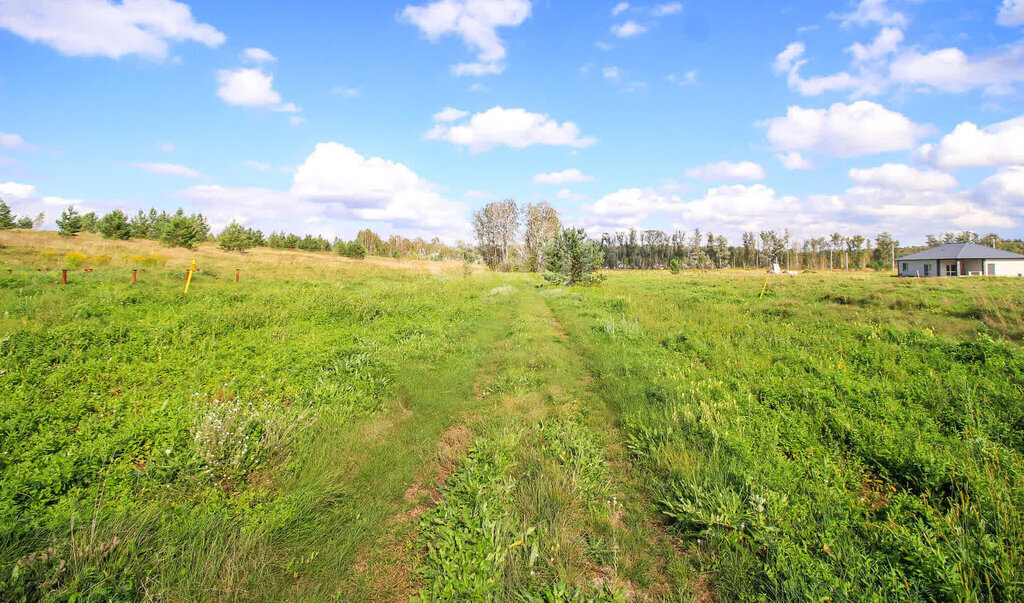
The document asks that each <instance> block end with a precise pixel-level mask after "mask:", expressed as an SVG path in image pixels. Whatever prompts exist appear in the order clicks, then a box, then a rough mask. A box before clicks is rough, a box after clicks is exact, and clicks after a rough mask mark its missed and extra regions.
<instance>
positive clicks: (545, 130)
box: [424, 106, 597, 153]
mask: <svg viewBox="0 0 1024 603" xmlns="http://www.w3.org/2000/svg"><path fill="white" fill-rule="evenodd" d="M424 137H425V138H427V139H428V140H446V141H448V142H450V143H452V144H454V145H456V146H460V147H467V148H468V149H469V152H470V153H482V152H484V151H489V150H491V149H493V148H495V147H498V146H507V147H512V148H514V149H523V148H526V147H529V146H533V145H550V146H568V147H575V148H584V147H589V146H591V145H593V144H596V143H597V139H596V138H594V137H593V136H581V135H580V129H579V126H577V125H576V124H575V123H573V122H571V121H567V122H563V123H558V122H557V121H556V120H554V119H551V118H550V117H548V116H547V115H546V114H543V113H530V112H529V111H526V110H525V109H505V108H502V107H500V106H499V107H492V108H490V109H488V110H487V111H484V112H483V113H475V114H474V115H473V116H472V117H470V118H469V119H468V120H465V119H462V120H458V121H457V122H453V123H451V124H437V125H435V126H434V127H433V128H431V129H430V130H429V131H428V132H427V133H426V134H425V135H424Z"/></svg>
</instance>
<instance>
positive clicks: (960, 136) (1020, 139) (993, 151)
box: [915, 116, 1024, 170]
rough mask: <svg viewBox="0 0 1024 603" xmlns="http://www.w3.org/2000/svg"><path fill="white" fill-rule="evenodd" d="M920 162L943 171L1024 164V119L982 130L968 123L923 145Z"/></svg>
mask: <svg viewBox="0 0 1024 603" xmlns="http://www.w3.org/2000/svg"><path fill="white" fill-rule="evenodd" d="M915 158H916V159H918V160H919V161H922V162H925V163H929V164H931V165H933V166H935V167H938V168H941V169H947V170H948V169H956V168H964V167H979V166H995V165H1011V164H1024V116H1021V117H1016V118H1014V119H1010V120H1007V121H1003V122H999V123H995V124H992V125H990V126H987V127H985V128H978V126H977V125H975V124H973V123H971V122H969V121H965V122H963V123H960V124H957V126H956V127H955V128H954V129H953V131H952V132H951V133H949V134H947V135H946V136H943V137H942V140H940V141H939V142H938V143H937V144H926V145H923V146H921V148H920V149H918V150H917V152H916V153H915Z"/></svg>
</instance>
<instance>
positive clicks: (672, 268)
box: [668, 258, 683, 274]
mask: <svg viewBox="0 0 1024 603" xmlns="http://www.w3.org/2000/svg"><path fill="white" fill-rule="evenodd" d="M682 269H683V263H682V262H680V261H679V258H672V259H671V260H669V261H668V270H669V272H671V273H672V274H679V272H680V271H681V270H682Z"/></svg>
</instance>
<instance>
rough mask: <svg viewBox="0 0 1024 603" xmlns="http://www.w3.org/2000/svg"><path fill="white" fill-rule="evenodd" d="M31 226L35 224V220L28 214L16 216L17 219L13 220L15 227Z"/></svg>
mask: <svg viewBox="0 0 1024 603" xmlns="http://www.w3.org/2000/svg"><path fill="white" fill-rule="evenodd" d="M33 226H35V221H33V220H32V218H30V217H28V216H22V217H20V218H18V221H17V222H15V224H14V227H15V228H24V229H26V230H28V229H30V228H32V227H33Z"/></svg>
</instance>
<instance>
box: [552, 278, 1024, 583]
mask: <svg viewBox="0 0 1024 603" xmlns="http://www.w3.org/2000/svg"><path fill="white" fill-rule="evenodd" d="M619 276H621V275H617V277H619ZM759 287H760V282H758V281H756V280H754V279H753V278H749V279H747V278H739V279H737V278H730V279H726V278H716V277H710V278H708V277H697V276H694V277H687V278H684V279H683V280H682V281H680V280H678V279H672V280H667V279H665V278H664V276H659V275H657V274H651V275H645V276H641V275H635V276H629V277H625V276H621V277H619V278H613V279H611V280H610V282H609V284H608V286H606V287H603V288H602V289H600V290H597V291H594V292H592V293H589V294H588V295H587V296H586V297H585V298H583V297H575V298H574V297H569V296H561V297H550V298H549V299H550V301H551V303H552V304H553V305H554V306H555V310H556V315H557V316H558V318H559V319H560V320H561V321H562V322H563V323H564V324H566V325H568V328H569V329H570V331H571V332H572V334H573V337H574V338H576V337H579V338H581V340H582V341H581V346H582V347H583V349H586V350H588V351H587V352H586V354H587V360H588V363H589V365H590V366H591V367H592V369H593V370H594V372H595V376H596V377H597V379H596V381H597V382H599V383H600V390H601V392H602V395H603V396H604V397H605V399H606V401H607V402H608V403H609V404H614V405H615V407H616V408H617V409H618V412H619V418H620V424H621V427H622V430H623V434H624V436H625V438H626V445H627V448H628V449H629V451H630V453H631V455H632V457H633V462H634V465H635V466H636V467H637V468H638V469H639V470H640V471H641V472H642V473H643V474H644V476H645V479H646V480H647V482H648V483H649V484H650V486H651V487H652V489H653V490H654V492H655V498H656V500H657V502H658V505H659V507H660V508H661V511H662V513H663V514H664V515H665V517H667V518H668V519H669V520H670V521H671V522H672V523H673V525H674V526H675V528H676V529H677V530H678V532H679V533H680V534H681V535H682V536H683V542H685V543H687V544H686V548H687V549H688V553H687V554H688V555H689V556H691V558H692V559H694V560H695V561H696V562H697V563H698V564H699V567H698V569H699V570H700V571H704V572H709V574H710V576H711V579H712V584H711V588H712V589H713V590H714V591H715V593H716V595H717V596H719V597H721V598H722V599H725V600H777V601H778V600H824V599H831V600H837V599H842V600H857V601H876V600H996V601H1000V600H1001V601H1009V600H1016V599H1020V598H1021V597H1022V596H1024V591H1022V584H1024V564H1021V563H1020V560H1021V559H1022V558H1024V517H1022V515H1021V511H1022V510H1024V488H1022V487H1021V485H1022V484H1024V436H1021V435H1020V430H1019V428H1018V427H1019V426H1020V425H1021V424H1022V421H1024V407H1022V405H1021V404H1020V400H1021V399H1022V395H1024V352H1022V351H1021V349H1020V345H1019V343H1017V342H1012V341H1006V340H1004V341H999V340H996V339H994V338H993V337H992V336H991V335H993V334H994V332H993V330H991V329H990V327H989V326H988V324H989V323H988V321H987V319H985V316H986V315H994V312H993V311H992V310H991V309H990V310H987V311H985V312H982V313H977V312H976V311H974V310H972V309H971V308H972V307H973V303H972V301H971V300H972V299H976V298H981V299H986V300H992V301H991V302H987V303H997V302H996V301H995V300H999V302H998V303H999V304H1000V307H1001V308H1002V310H1001V315H1003V316H1004V317H1005V318H1006V320H1004V321H1003V322H1001V323H999V324H998V325H996V326H998V327H999V329H1000V330H1001V332H1003V333H1005V334H1007V335H1010V336H1013V337H1015V338H1017V340H1018V341H1019V340H1020V338H1021V337H1022V336H1024V329H1021V326H1022V325H1024V313H1021V312H1020V310H1021V308H1020V306H1019V303H1017V302H1014V301H1012V300H1015V299H1019V297H1018V296H1019V295H1020V284H1019V283H1016V282H1010V281H1006V282H1002V283H993V282H983V281H971V282H965V281H957V282H955V283H951V285H950V286H949V287H943V288H942V290H941V291H939V290H937V289H936V288H935V287H934V286H929V285H927V284H920V283H906V282H896V281H893V280H891V279H885V278H884V277H878V278H875V279H870V280H867V281H856V282H854V281H844V280H839V279H834V278H829V277H825V278H815V277H807V278H806V279H802V280H794V281H790V282H787V283H778V284H773V285H772V287H773V291H774V292H775V298H773V299H769V298H766V299H764V300H758V299H757V292H758V290H759ZM627 296H628V297H627ZM986 307H987V306H986ZM1002 312H1006V314H1005V315H1004V314H1002ZM622 314H625V315H626V316H628V317H631V319H632V320H638V321H639V322H640V328H639V329H637V330H636V331H635V332H634V333H631V336H628V337H619V336H617V335H618V332H619V330H618V329H615V330H613V331H609V329H608V325H609V324H612V325H618V324H619V321H621V320H623V319H622V318H620V316H621V315H622ZM983 320H985V322H983ZM992 324H995V323H992ZM932 325H942V326H944V327H946V328H947V329H948V331H947V332H946V334H945V335H941V334H939V335H937V334H936V333H935V332H933V331H932V329H931V326H932Z"/></svg>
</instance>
